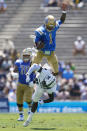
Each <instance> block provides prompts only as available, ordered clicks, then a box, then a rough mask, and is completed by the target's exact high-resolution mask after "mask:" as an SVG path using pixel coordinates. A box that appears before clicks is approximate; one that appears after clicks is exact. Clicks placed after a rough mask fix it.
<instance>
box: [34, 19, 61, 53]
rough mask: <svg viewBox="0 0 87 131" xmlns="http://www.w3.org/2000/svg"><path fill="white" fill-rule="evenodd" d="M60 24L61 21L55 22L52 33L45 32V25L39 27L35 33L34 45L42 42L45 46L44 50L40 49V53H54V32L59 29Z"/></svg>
mask: <svg viewBox="0 0 87 131" xmlns="http://www.w3.org/2000/svg"><path fill="white" fill-rule="evenodd" d="M61 24H62V21H61V20H59V21H56V26H55V28H54V29H53V30H52V31H50V32H49V31H47V29H46V28H45V25H43V26H41V27H39V28H38V29H36V31H35V36H36V37H35V43H38V42H39V41H41V42H43V43H44V44H45V46H44V48H42V49H41V50H42V51H55V48H56V31H57V30H58V29H59V27H60V25H61Z"/></svg>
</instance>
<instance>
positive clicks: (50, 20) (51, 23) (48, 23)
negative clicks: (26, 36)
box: [45, 15, 56, 31]
mask: <svg viewBox="0 0 87 131" xmlns="http://www.w3.org/2000/svg"><path fill="white" fill-rule="evenodd" d="M55 26H56V20H55V18H54V16H52V15H48V16H47V17H46V18H45V27H46V29H47V30H48V31H52V30H53V29H54V28H55Z"/></svg>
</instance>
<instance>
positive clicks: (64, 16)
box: [60, 12, 66, 23]
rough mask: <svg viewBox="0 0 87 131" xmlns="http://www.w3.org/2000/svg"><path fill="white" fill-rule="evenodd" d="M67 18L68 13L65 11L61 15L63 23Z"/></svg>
mask: <svg viewBox="0 0 87 131" xmlns="http://www.w3.org/2000/svg"><path fill="white" fill-rule="evenodd" d="M65 19H66V13H64V12H63V13H62V15H61V17H60V21H61V22H62V23H64V21H65Z"/></svg>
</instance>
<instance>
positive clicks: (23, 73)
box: [15, 59, 35, 85]
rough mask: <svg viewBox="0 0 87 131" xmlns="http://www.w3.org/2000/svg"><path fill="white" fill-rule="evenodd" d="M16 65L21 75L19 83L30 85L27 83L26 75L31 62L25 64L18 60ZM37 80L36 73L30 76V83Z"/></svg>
mask: <svg viewBox="0 0 87 131" xmlns="http://www.w3.org/2000/svg"><path fill="white" fill-rule="evenodd" d="M15 65H16V66H17V67H18V73H19V78H18V82H20V83H21V84H26V85H28V83H26V73H27V72H28V70H29V68H30V65H31V62H30V61H28V62H24V61H23V60H22V59H18V60H16V62H15ZM34 78H35V73H32V74H31V75H30V82H31V81H33V80H34Z"/></svg>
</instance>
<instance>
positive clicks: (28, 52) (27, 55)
mask: <svg viewBox="0 0 87 131" xmlns="http://www.w3.org/2000/svg"><path fill="white" fill-rule="evenodd" d="M31 54H32V50H31V48H26V49H24V50H23V53H22V59H23V61H25V62H27V61H29V60H30V59H31Z"/></svg>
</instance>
